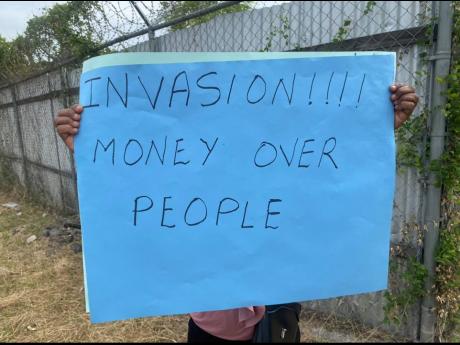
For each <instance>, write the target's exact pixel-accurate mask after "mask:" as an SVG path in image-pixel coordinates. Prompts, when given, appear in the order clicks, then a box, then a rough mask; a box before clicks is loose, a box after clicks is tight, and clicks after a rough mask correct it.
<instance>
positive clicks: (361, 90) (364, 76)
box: [356, 73, 366, 108]
mask: <svg viewBox="0 0 460 345" xmlns="http://www.w3.org/2000/svg"><path fill="white" fill-rule="evenodd" d="M365 80H366V73H364V75H363V81H362V82H361V88H360V89H359V96H358V102H357V104H356V108H358V105H359V101H360V100H361V93H362V92H363V85H364V81H365Z"/></svg>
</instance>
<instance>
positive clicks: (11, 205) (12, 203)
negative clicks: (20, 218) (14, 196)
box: [2, 202, 19, 208]
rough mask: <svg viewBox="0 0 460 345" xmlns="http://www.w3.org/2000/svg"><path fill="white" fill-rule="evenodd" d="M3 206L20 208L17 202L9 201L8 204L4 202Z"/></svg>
mask: <svg viewBox="0 0 460 345" xmlns="http://www.w3.org/2000/svg"><path fill="white" fill-rule="evenodd" d="M2 206H3V207H7V208H18V207H19V205H18V204H16V203H15V202H7V203H6V204H2Z"/></svg>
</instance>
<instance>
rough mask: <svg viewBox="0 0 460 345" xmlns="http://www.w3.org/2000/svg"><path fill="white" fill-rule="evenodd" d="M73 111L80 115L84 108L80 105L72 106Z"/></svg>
mask: <svg viewBox="0 0 460 345" xmlns="http://www.w3.org/2000/svg"><path fill="white" fill-rule="evenodd" d="M71 109H72V110H73V111H74V112H76V113H78V114H80V113H81V112H82V111H83V107H82V106H81V105H80V104H74V105H72V106H71Z"/></svg>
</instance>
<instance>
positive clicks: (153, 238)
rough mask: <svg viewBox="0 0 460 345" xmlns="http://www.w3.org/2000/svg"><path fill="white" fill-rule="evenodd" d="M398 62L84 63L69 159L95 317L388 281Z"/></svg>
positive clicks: (240, 303)
mask: <svg viewBox="0 0 460 345" xmlns="http://www.w3.org/2000/svg"><path fill="white" fill-rule="evenodd" d="M240 55H241V54H240ZM112 62H113V61H112ZM394 64H395V56H394V54H393V53H388V54H380V55H366V56H330V57H313V58H308V57H299V58H291V59H288V58H281V59H273V60H244V59H241V60H235V61H214V62H213V61H206V62H196V61H194V62H193V63H186V62H181V63H160V64H125V65H110V66H106V67H104V66H99V67H98V68H95V69H92V70H89V71H86V72H84V73H83V74H82V77H81V84H80V103H81V104H82V105H83V106H84V108H85V109H84V112H83V115H82V123H81V130H80V133H79V134H78V136H77V138H76V146H75V159H76V166H77V177H78V193H79V202H80V217H81V222H82V231H83V237H84V258H85V271H86V272H85V273H86V277H85V278H86V285H87V290H86V291H87V295H88V299H89V309H90V311H91V320H92V322H105V321H112V320H122V319H128V318H135V317H144V316H155V315H170V314H181V313H189V312H198V311H210V310H223V309H231V308H237V307H244V306H257V305H266V304H278V303H283V302H293V301H305V300H313V299H323V298H329V297H335V296H343V295H351V294H358V293H364V292H372V291H378V290H383V289H386V287H387V275H388V257H389V244H390V227H391V215H392V203H393V192H394V180H395V145H394V135H393V125H394V124H393V120H394V119H393V108H392V104H391V102H390V100H389V96H390V95H389V91H388V88H389V86H390V84H391V83H392V82H393V78H394V68H395V67H394Z"/></svg>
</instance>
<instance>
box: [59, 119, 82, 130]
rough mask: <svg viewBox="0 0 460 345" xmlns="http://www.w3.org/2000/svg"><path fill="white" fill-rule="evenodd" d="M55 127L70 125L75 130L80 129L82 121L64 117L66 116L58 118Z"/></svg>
mask: <svg viewBox="0 0 460 345" xmlns="http://www.w3.org/2000/svg"><path fill="white" fill-rule="evenodd" d="M54 124H55V126H61V125H70V126H72V127H75V128H79V127H80V121H74V120H73V118H70V117H64V116H58V117H56V119H55V120H54Z"/></svg>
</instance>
